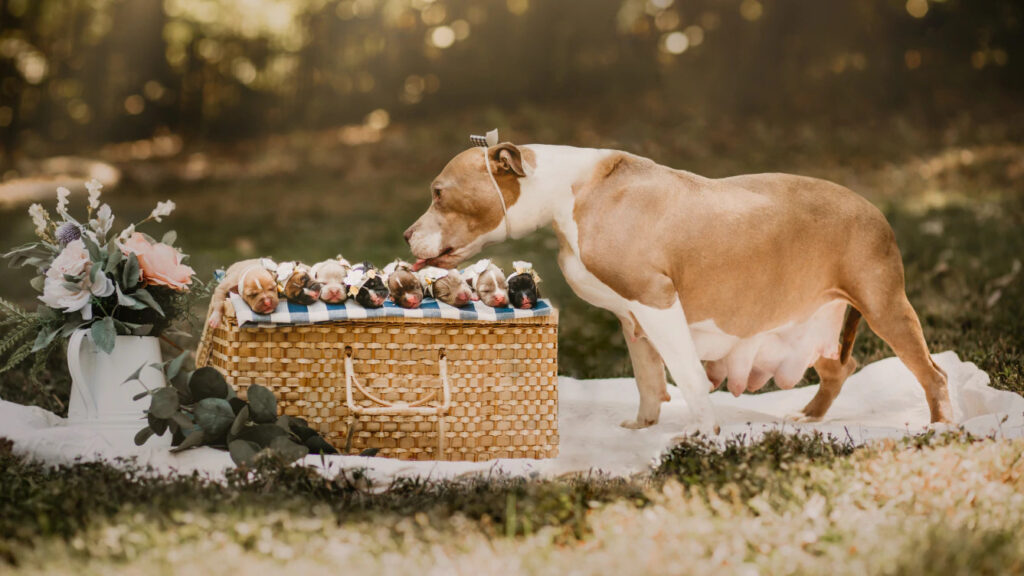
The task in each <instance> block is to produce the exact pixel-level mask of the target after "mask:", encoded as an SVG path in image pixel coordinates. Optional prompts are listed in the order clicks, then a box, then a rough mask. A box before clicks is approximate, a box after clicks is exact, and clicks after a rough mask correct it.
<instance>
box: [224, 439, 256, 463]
mask: <svg viewBox="0 0 1024 576" xmlns="http://www.w3.org/2000/svg"><path fill="white" fill-rule="evenodd" d="M259 450H260V447H259V444H256V443H255V442H248V441H245V440H232V441H231V443H230V444H228V452H230V453H231V461H232V462H234V463H235V466H252V463H253V460H255V459H256V453H257V452H259Z"/></svg>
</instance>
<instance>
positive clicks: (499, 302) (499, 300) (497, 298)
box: [494, 294, 505, 306]
mask: <svg viewBox="0 0 1024 576" xmlns="http://www.w3.org/2000/svg"><path fill="white" fill-rule="evenodd" d="M494 305H495V306H504V305H505V296H503V295H501V294H495V295H494Z"/></svg>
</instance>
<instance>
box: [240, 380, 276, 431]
mask: <svg viewBox="0 0 1024 576" xmlns="http://www.w3.org/2000/svg"><path fill="white" fill-rule="evenodd" d="M246 399H247V400H248V401H249V409H250V412H251V413H252V419H253V421H254V422H257V423H259V424H270V423H274V422H276V421H277V398H275V397H274V393H273V392H271V391H270V390H268V389H267V388H265V387H263V386H260V385H259V384H253V385H252V386H249V390H248V391H247V392H246Z"/></svg>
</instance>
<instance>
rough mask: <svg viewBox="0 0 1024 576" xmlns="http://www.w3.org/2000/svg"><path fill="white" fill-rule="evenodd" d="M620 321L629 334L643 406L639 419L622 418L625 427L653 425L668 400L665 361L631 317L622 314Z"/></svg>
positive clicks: (641, 404) (637, 416) (634, 369)
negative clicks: (663, 404) (662, 404)
mask: <svg viewBox="0 0 1024 576" xmlns="http://www.w3.org/2000/svg"><path fill="white" fill-rule="evenodd" d="M619 322H621V323H622V335H623V336H625V337H626V346H628V347H629V359H630V360H631V361H632V363H633V377H634V378H636V387H637V391H638V392H639V393H640V408H639V409H638V410H637V413H636V419H635V420H625V421H623V422H622V427H623V428H630V429H637V428H646V427H648V426H653V425H654V424H657V423H658V417H659V416H660V414H661V403H662V402H667V401H668V400H669V396H668V390H667V389H666V387H665V386H666V381H665V362H664V361H663V360H662V359H661V355H660V354H658V351H657V350H656V349H655V348H654V345H653V344H651V341H650V340H648V339H647V336H646V335H645V334H644V333H643V330H641V329H640V327H639V326H637V324H636V322H634V321H633V319H632V318H630V317H628V316H619Z"/></svg>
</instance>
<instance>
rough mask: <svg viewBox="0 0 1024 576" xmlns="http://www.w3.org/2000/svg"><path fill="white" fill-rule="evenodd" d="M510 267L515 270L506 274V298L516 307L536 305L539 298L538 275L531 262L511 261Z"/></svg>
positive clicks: (528, 307) (527, 307)
mask: <svg viewBox="0 0 1024 576" xmlns="http://www.w3.org/2000/svg"><path fill="white" fill-rule="evenodd" d="M512 268H514V269H515V272H512V273H511V274H509V275H508V279H507V282H508V298H509V301H510V302H511V303H512V305H513V306H515V307H516V308H526V309H530V308H533V307H535V306H536V305H537V300H539V299H540V288H538V287H537V284H539V283H540V276H538V275H537V273H536V272H535V271H534V270H533V264H531V263H529V262H521V261H517V262H513V263H512Z"/></svg>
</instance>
